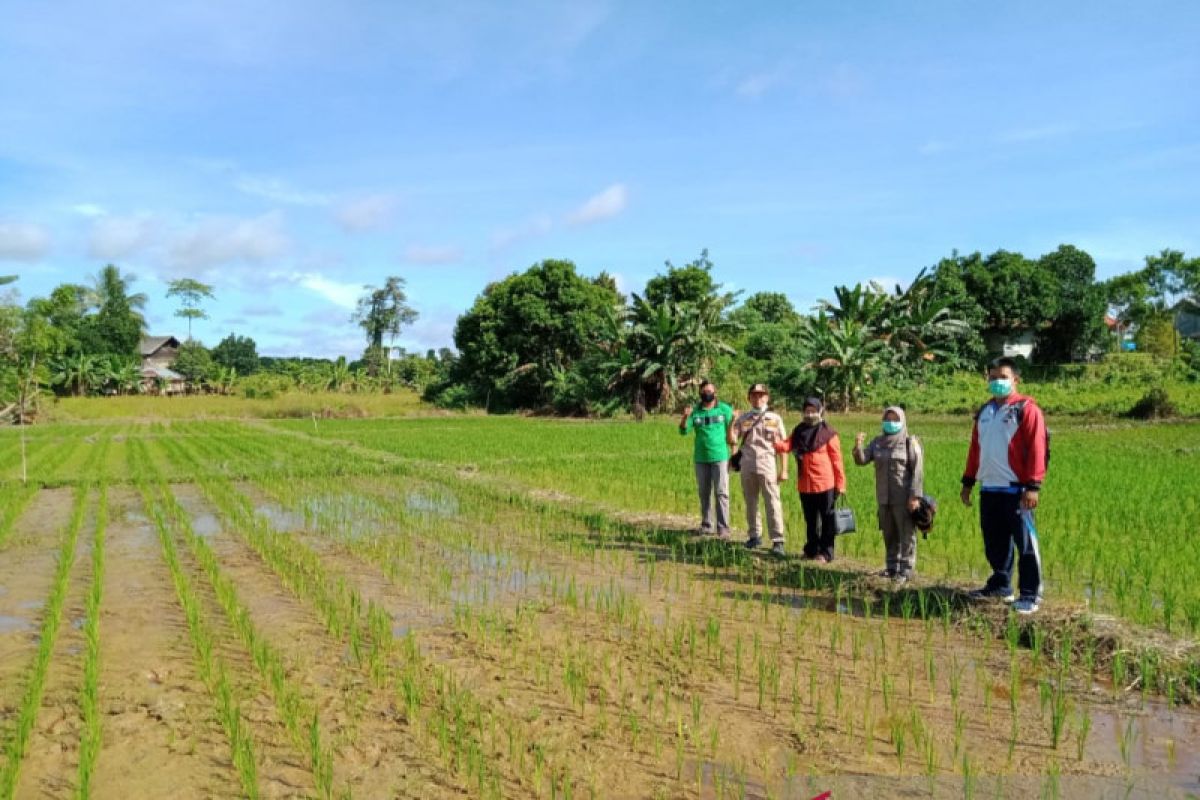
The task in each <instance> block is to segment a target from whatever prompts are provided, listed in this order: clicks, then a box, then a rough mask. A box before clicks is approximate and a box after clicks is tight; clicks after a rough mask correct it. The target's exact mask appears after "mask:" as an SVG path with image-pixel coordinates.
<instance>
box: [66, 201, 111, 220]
mask: <svg viewBox="0 0 1200 800" xmlns="http://www.w3.org/2000/svg"><path fill="white" fill-rule="evenodd" d="M71 210H72V211H74V212H75V213H76V214H78V215H79V216H81V217H102V216H104V215H105V214H107V213H108V212H107V211H105V210H104V206H100V205H96V204H95V203H76V204H75V205H73V206H71Z"/></svg>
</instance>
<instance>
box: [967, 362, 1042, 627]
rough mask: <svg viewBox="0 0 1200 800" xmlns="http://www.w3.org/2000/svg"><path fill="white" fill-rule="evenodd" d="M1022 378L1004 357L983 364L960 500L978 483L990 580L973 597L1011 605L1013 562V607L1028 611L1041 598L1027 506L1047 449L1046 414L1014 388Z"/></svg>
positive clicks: (1032, 503) (1033, 503)
mask: <svg viewBox="0 0 1200 800" xmlns="http://www.w3.org/2000/svg"><path fill="white" fill-rule="evenodd" d="M1020 380H1021V377H1020V370H1019V369H1018V367H1017V364H1016V362H1014V361H1013V360H1012V359H1010V358H998V359H996V360H994V361H992V362H991V363H990V364H989V365H988V391H989V392H990V393H991V395H992V399H991V401H989V402H988V403H987V404H986V405H984V406H983V408H981V409H979V413H977V414H976V415H975V426H974V428H973V429H972V431H971V449H970V450H969V451H968V453H967V468H966V470H965V471H964V472H963V478H962V484H963V488H962V501H963V504H964V505H968V506H969V505H971V489H972V488H974V486H975V484H976V483H978V484H980V488H979V523H980V527H981V528H982V529H983V547H984V551H985V552H986V554H987V559H988V563H989V564H991V566H992V577H991V578H989V579H988V582H987V585H986V586H984V587H983V588H982V589H979V590H978V591H976V592H974V593H973V594H974V596H975V597H980V598H997V599H1000V600H1004V601H1005V602H1013V600H1014V597H1013V590H1012V570H1013V561H1014V560H1016V561H1017V586H1018V588H1019V589H1020V593H1021V594H1020V597H1019V598H1017V599H1016V602H1013V608H1014V609H1015V610H1016V611H1017V612H1018V613H1021V614H1032V613H1033V612H1035V611H1037V610H1038V604H1039V603H1040V602H1041V599H1042V558H1041V553H1040V552H1039V550H1038V535H1037V526H1036V525H1035V524H1034V516H1033V510H1034V509H1035V508H1037V506H1038V499H1039V495H1040V493H1041V489H1042V479H1043V478H1044V477H1045V475H1046V463H1047V461H1048V459H1049V450H1048V439H1047V435H1046V420H1045V417H1043V416H1042V410H1041V409H1040V408H1038V406H1037V404H1036V403H1035V402H1034V401H1033V398H1032V397H1027V396H1025V395H1022V394H1020V393H1019V392H1018V391H1017V384H1018V383H1019V382H1020Z"/></svg>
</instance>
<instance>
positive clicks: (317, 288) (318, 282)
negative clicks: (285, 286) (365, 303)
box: [286, 272, 363, 309]
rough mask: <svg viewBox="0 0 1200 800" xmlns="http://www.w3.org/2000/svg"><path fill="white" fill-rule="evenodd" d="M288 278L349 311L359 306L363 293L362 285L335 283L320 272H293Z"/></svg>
mask: <svg viewBox="0 0 1200 800" xmlns="http://www.w3.org/2000/svg"><path fill="white" fill-rule="evenodd" d="M286 277H287V278H288V279H289V280H291V281H292V282H293V283H297V284H299V285H300V286H303V287H304V288H305V289H308V290H309V291H311V292H316V293H317V294H319V295H321V296H322V297H324V298H325V299H326V300H328V301H329V302H331V303H333V304H334V305H337V306H341V307H342V308H347V309H353V308H354V307H355V305H357V304H358V297H359V295H361V294H362V292H363V287H362V284H359V283H341V282H339V281H333V280H330V279H329V278H326V277H325V276H324V275H321V274H320V273H318V272H293V273H291V274H290V275H288V276H286Z"/></svg>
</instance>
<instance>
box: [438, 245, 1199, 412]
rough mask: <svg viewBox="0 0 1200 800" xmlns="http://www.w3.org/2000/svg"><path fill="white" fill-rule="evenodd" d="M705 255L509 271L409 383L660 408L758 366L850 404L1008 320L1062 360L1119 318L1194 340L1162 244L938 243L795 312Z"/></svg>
mask: <svg viewBox="0 0 1200 800" xmlns="http://www.w3.org/2000/svg"><path fill="white" fill-rule="evenodd" d="M713 271H714V265H713V263H712V261H711V259H710V258H709V255H708V252H707V251H704V252H702V253H701V255H700V257H699V258H697V259H695V260H693V261H691V262H689V263H687V264H685V265H683V266H675V265H674V264H672V263H671V262H670V261H668V262H666V264H665V271H664V272H662V273H660V274H658V275H656V276H655V277H653V278H652V279H651V280H650V281H649V282H648V283H647V285H646V287H645V289H644V291H643V292H642V293H640V294H638V293H634V294H631V295H629V296H628V297H626V296H624V295H622V293H621V292H620V291H618V289H617V286H616V283H615V282H614V280H613V279H612V278H611V277H610V276H609V275H608V274H606V273H602V274H601V275H599V276H598V277H595V278H588V277H585V276H582V275H580V274H579V273H578V271H577V270H576V268H575V265H574V264H573V263H571V262H570V261H561V260H548V261H543V262H541V263H539V264H536V265H534V266H532V267H530V268H529V269H527V270H526V271H524V272H522V273H519V274H513V275H510V276H509V277H507V278H505V279H503V280H501V281H497V282H495V283H492V284H490V285H489V286H487V287H486V288H485V289H484V291H483V293H482V294H480V295H479V297H478V298H476V300H475V303H474V305H473V306H472V307H471V308H470V309H469V310H468V311H467V312H466V313H464V314H463V315H462V316H461V317H460V318H459V319H458V323H457V325H456V327H455V331H454V342H455V345H456V348H457V351H458V355H457V358H456V359H455V360H454V361H453V363H451V364H450V365H449V369H448V371H447V374H446V378H445V380H444V381H442V382H438V383H434V384H431V385H430V386H429V387H428V389H427V391H426V396H427V398H428V399H431V400H433V401H435V402H437V403H440V404H442V405H446V406H465V405H476V406H482V407H485V408H487V409H489V410H498V411H507V410H515V409H537V410H548V411H553V412H556V413H560V414H607V413H614V412H617V411H622V410H625V409H633V410H635V411H638V410H642V411H663V410H668V409H673V408H674V407H675V406H677V405H678V403H679V395H680V393H682V392H689V391H691V390H692V389H693V388H694V387H695V386H696V385H697V384H698V383H699V381H701V380H703V379H705V378H709V379H713V380H716V381H717V382H718V383H720V384H723V385H727V386H731V387H744V386H748V385H749V384H751V383H755V382H758V381H766V382H768V383H769V384H770V385H771V386H772V388H773V391H774V393H775V395H776V396H777V397H779V398H781V399H784V400H787V401H791V402H793V403H794V402H799V401H800V400H801V399H802V398H804V397H807V396H810V395H817V396H821V397H823V398H825V400H826V402H828V403H829V404H830V405H831V406H833V407H835V408H850V407H856V406H858V405H860V404H861V402H862V401H863V399H864V397H865V396H866V395H867V394H868V392H869V391H870V390H871V388H872V387H878V386H880V385H904V384H912V383H913V382H921V381H927V380H931V379H934V378H936V377H938V376H945V375H949V374H951V373H954V372H958V371H963V370H978V369H979V368H981V367H982V366H983V364H984V362H985V361H986V359H987V357H988V354H989V353H990V352H994V351H996V350H998V349H999V348H1000V347H1002V346H1003V344H1004V343H1005V342H1009V341H1011V340H1014V339H1017V338H1019V337H1027V338H1031V339H1032V340H1033V360H1034V361H1036V362H1038V363H1051V364H1062V363H1067V362H1072V361H1079V360H1086V359H1095V358H1097V357H1099V356H1101V355H1102V354H1104V353H1106V352H1110V351H1112V350H1115V349H1118V348H1119V347H1120V346H1121V340H1120V338H1119V337H1120V334H1121V332H1122V331H1131V330H1136V331H1137V335H1136V337H1135V338H1136V342H1137V345H1138V347H1139V348H1140V349H1142V350H1145V351H1148V352H1150V353H1152V354H1154V355H1161V356H1165V357H1179V358H1180V359H1181V361H1182V362H1183V363H1184V365H1185V367H1187V368H1188V369H1190V370H1192V371H1191V373H1190V374H1192V375H1195V374H1196V371H1197V368H1200V354H1198V353H1197V345H1196V343H1195V342H1184V341H1181V340H1180V337H1179V336H1178V334H1177V333H1176V332H1175V325H1174V315H1175V314H1177V313H1178V311H1179V309H1180V308H1181V307H1186V308H1190V309H1192V310H1193V311H1196V310H1197V309H1196V303H1197V300H1198V298H1200V259H1197V258H1192V259H1187V258H1185V257H1184V255H1183V254H1182V253H1181V252H1178V251H1173V250H1164V251H1162V252H1161V253H1159V254H1157V255H1154V256H1149V257H1147V258H1146V262H1145V267H1144V268H1142V269H1141V270H1137V271H1135V272H1132V273H1129V274H1126V275H1121V276H1118V277H1116V278H1113V279H1112V280H1109V281H1097V280H1096V277H1095V273H1096V265H1095V262H1094V261H1093V259H1092V258H1091V256H1090V255H1088V254H1087V253H1086V252H1084V251H1083V250H1080V249H1079V248H1076V247H1073V246H1071V245H1062V246H1060V247H1059V248H1057V249H1056V250H1054V251H1053V252H1050V253H1047V254H1045V255H1042V256H1040V257H1039V258H1036V259H1032V258H1027V257H1025V256H1023V255H1021V254H1020V253H1015V252H1010V251H1006V250H998V251H996V252H994V253H992V254H990V255H986V256H985V255H983V254H982V253H978V252H976V253H971V254H969V255H960V254H959V253H957V252H955V253H952V254H951V255H950V256H949V257H947V258H944V259H942V260H940V261H939V262H938V263H937V264H935V265H933V266H932V267H929V268H927V269H924V270H922V271H921V272H920V273H919V274H918V275H917V277H916V278H915V279H914V280H913V281H912V282H911V283H910V284H909V285H908V286H907V287H906V288H903V289H902V288H900V287H895V288H894V289H892V290H888V289H886V288H885V287H883V286H879V285H877V284H866V285H864V284H857V285H855V286H837V287H835V288H834V290H833V297H832V298H830V299H825V300H821V301H820V302H819V303H818V304H817V306H816V307H815V308H814V309H812V310H811V312H810V313H802V312H800V311H798V310H797V309H796V308H795V307H794V306H793V305H792V303H791V302H790V301H789V300H788V298H787V297H786V296H785V295H783V294H781V293H777V292H759V293H756V294H753V295H750V296H749V297H746V298H744V299H743V298H741V296H740V294H739V293H735V292H728V291H725V290H724V289H723V288H722V286H721V285H720V284H718V283H717V282H716V280H715V279H714V277H713ZM1108 315H1111V317H1110V319H1108V320H1107V321H1106V316H1108ZM1109 323H1114V327H1115V329H1116V332H1115V333H1114V332H1113V331H1112V330H1110V327H1109Z"/></svg>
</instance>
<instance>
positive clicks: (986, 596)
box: [971, 586, 1016, 603]
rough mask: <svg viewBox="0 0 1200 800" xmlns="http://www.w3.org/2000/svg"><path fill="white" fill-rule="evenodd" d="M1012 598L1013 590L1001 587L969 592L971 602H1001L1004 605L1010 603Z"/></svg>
mask: <svg viewBox="0 0 1200 800" xmlns="http://www.w3.org/2000/svg"><path fill="white" fill-rule="evenodd" d="M1014 597H1016V595H1014V594H1013V590H1012V589H1006V588H1004V587H1003V586H985V587H983V588H982V589H976V590H975V591H973V592H971V599H972V600H1002V601H1003V602H1005V603H1011V602H1012V601H1013V598H1014Z"/></svg>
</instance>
